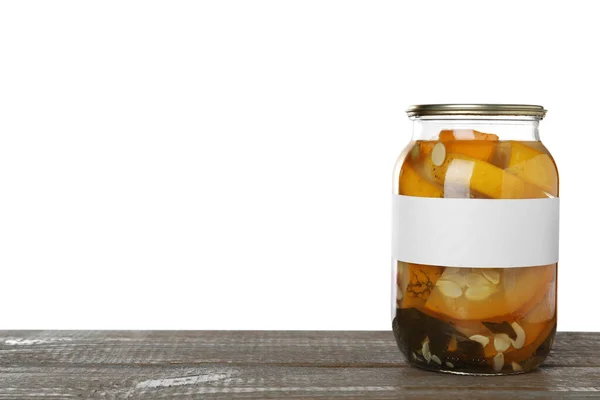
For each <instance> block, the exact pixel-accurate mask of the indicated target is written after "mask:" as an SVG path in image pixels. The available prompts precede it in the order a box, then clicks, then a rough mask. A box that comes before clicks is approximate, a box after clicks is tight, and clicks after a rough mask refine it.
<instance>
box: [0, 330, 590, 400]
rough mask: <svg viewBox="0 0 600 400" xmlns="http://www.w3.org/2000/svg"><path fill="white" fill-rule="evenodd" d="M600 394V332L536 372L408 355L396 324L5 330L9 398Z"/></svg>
mask: <svg viewBox="0 0 600 400" xmlns="http://www.w3.org/2000/svg"><path fill="white" fill-rule="evenodd" d="M44 396H48V397H52V398H114V399H121V398H122V399H130V398H144V399H154V398H157V399H171V398H182V397H186V396H191V397H197V398H202V399H207V398H265V397H269V398H304V399H306V398H320V399H330V398H338V397H344V396H347V397H353V398H356V397H364V398H372V399H397V398H427V397H432V398H448V399H477V398H484V399H491V398H494V399H496V398H498V399H531V398H535V399H542V398H549V397H556V398H591V397H600V333H574V332H569V333H565V332H560V333H558V334H557V337H556V343H555V345H554V350H553V353H552V354H551V356H550V357H549V359H548V360H547V362H546V363H545V364H544V366H543V367H542V368H541V369H539V370H538V371H536V372H533V373H530V374H525V375H516V376H507V377H472V376H453V375H446V374H440V373H433V372H427V371H422V370H419V369H416V368H413V367H410V366H408V365H407V364H406V362H405V361H404V359H403V357H401V355H400V352H399V350H398V349H397V347H396V344H395V342H394V338H393V336H392V333H391V332H310V331H308V332H233V331H227V332H210V331H200V332H192V331H176V332H174V331H170V332H168V331H158V332H157V331H146V332H131V331H120V332H118V331H117V332H115V331H60V332H58V331H4V332H0V398H2V399H4V398H19V399H30V398H40V397H44Z"/></svg>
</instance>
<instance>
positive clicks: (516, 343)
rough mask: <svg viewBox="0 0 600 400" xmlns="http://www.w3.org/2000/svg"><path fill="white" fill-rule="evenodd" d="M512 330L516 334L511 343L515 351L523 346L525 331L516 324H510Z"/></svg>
mask: <svg viewBox="0 0 600 400" xmlns="http://www.w3.org/2000/svg"><path fill="white" fill-rule="evenodd" d="M510 326H512V328H513V330H514V331H515V333H516V334H517V338H516V339H515V340H513V341H512V345H513V347H514V348H515V349H520V348H521V347H523V345H524V344H525V330H523V328H522V327H521V325H519V324H518V323H516V322H513V323H512V324H510Z"/></svg>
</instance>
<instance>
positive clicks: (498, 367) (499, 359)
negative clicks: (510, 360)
mask: <svg viewBox="0 0 600 400" xmlns="http://www.w3.org/2000/svg"><path fill="white" fill-rule="evenodd" d="M503 366H504V353H498V354H496V355H495V356H494V371H496V372H500V371H502V367H503Z"/></svg>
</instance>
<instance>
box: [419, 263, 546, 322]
mask: <svg viewBox="0 0 600 400" xmlns="http://www.w3.org/2000/svg"><path fill="white" fill-rule="evenodd" d="M554 268H555V266H554V265H548V266H540V267H528V268H511V269H504V270H503V271H502V270H500V271H498V270H496V269H494V270H492V271H493V272H497V273H499V275H500V277H499V279H498V281H497V283H493V282H492V281H490V280H488V279H487V278H486V277H485V276H484V274H483V273H482V272H481V271H482V270H484V269H479V270H474V271H469V269H467V268H453V270H459V272H458V273H457V274H452V275H448V277H447V278H446V279H444V277H442V278H441V279H440V280H438V281H437V284H436V286H435V288H434V289H433V291H432V292H431V296H429V297H428V299H427V303H426V304H425V310H426V312H428V313H430V314H432V315H439V316H440V317H442V318H447V319H450V320H487V321H504V320H505V319H506V318H507V317H508V316H512V317H514V318H520V317H523V316H525V314H527V313H528V312H529V311H530V310H531V309H532V307H533V306H534V305H536V304H538V303H539V302H540V301H541V299H542V298H543V297H544V295H545V293H546V292H547V290H548V286H549V285H550V283H551V279H553V277H554ZM484 272H485V271H484ZM445 282H448V283H447V284H446V283H445ZM449 285H452V286H449ZM448 287H450V288H451V289H452V290H450V292H449V291H448ZM455 288H457V289H458V291H457V290H455ZM457 293H458V295H457Z"/></svg>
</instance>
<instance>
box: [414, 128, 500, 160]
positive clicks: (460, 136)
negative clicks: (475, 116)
mask: <svg viewBox="0 0 600 400" xmlns="http://www.w3.org/2000/svg"><path fill="white" fill-rule="evenodd" d="M439 141H440V142H442V143H444V145H445V146H446V151H447V152H448V153H458V154H463V155H465V156H468V157H472V158H476V159H478V160H483V161H489V159H490V158H491V156H492V154H493V153H494V148H495V144H496V142H497V141H498V136H497V135H494V134H493V133H483V132H479V131H476V130H473V129H454V130H449V129H445V130H443V131H441V132H440V136H439ZM435 143H436V142H434V141H427V142H421V143H419V148H420V152H421V154H422V155H427V154H429V153H431V151H432V149H433V146H434V145H435Z"/></svg>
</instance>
